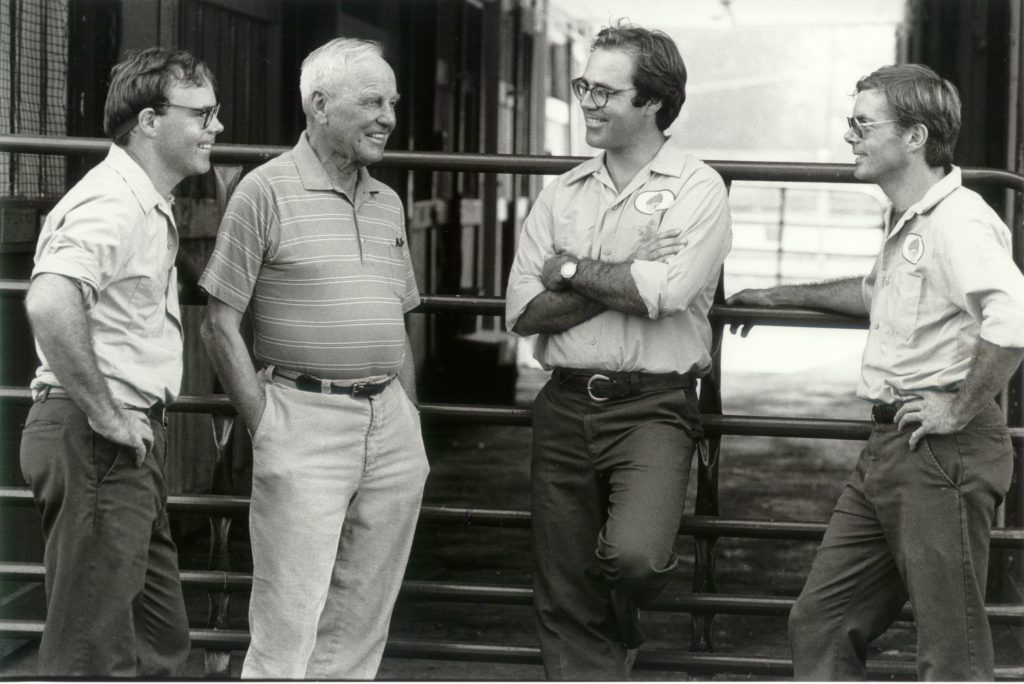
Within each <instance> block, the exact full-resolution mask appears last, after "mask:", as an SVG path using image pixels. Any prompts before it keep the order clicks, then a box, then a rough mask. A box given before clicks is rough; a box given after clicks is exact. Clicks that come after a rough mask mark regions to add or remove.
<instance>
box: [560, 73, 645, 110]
mask: <svg viewBox="0 0 1024 684" xmlns="http://www.w3.org/2000/svg"><path fill="white" fill-rule="evenodd" d="M569 85H571V86H572V94H573V95H575V96H576V99H577V100H579V101H580V102H583V98H585V97H586V96H587V93H590V98H591V99H592V100H593V101H594V106H595V107H597V108H598V109H601V108H602V107H604V106H605V105H606V104H608V98H610V97H611V96H612V95H615V94H616V93H625V92H629V91H630V90H636V88H620V89H618V90H609V89H608V88H602V87H601V86H592V85H590V84H589V83H587V82H586V81H584V80H583V77H580V78H574V79H572V80H571V81H569Z"/></svg>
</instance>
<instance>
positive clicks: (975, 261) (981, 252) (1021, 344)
mask: <svg viewBox="0 0 1024 684" xmlns="http://www.w3.org/2000/svg"><path fill="white" fill-rule="evenodd" d="M938 236H939V238H940V240H941V244H940V250H941V252H940V254H941V258H942V260H943V261H945V262H946V263H945V264H944V268H942V269H941V273H942V274H943V280H944V282H943V286H944V289H945V290H946V296H948V297H949V298H950V299H951V300H952V301H953V302H955V303H956V304H957V305H958V306H960V307H961V308H962V309H963V310H965V311H966V312H967V313H968V314H969V315H970V316H971V317H972V318H973V319H975V320H976V321H978V322H979V324H980V326H981V330H980V336H981V338H982V339H983V340H985V341H987V342H991V343H992V344H994V345H996V346H999V347H1008V348H1010V347H1012V348H1018V349H1019V348H1024V275H1022V274H1021V271H1020V269H1019V268H1018V267H1017V265H1016V264H1015V263H1014V262H1013V258H1012V257H1011V254H1012V252H1011V247H1010V234H1009V231H1008V230H1007V229H1006V228H1005V227H1004V226H1001V225H998V226H997V225H992V224H991V223H989V222H986V221H983V220H970V219H968V220H966V221H964V222H962V223H960V224H959V225H956V226H953V225H948V224H944V225H943V226H942V230H940V231H938Z"/></svg>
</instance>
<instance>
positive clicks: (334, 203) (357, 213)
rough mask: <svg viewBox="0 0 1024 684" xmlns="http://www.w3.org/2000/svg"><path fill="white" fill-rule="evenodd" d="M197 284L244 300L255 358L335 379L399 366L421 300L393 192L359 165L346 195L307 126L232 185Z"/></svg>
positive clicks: (237, 304) (226, 298)
mask: <svg viewBox="0 0 1024 684" xmlns="http://www.w3.org/2000/svg"><path fill="white" fill-rule="evenodd" d="M199 284H200V286H201V287H202V288H203V289H204V290H206V292H208V293H209V294H210V296H212V297H216V298H217V299H219V300H221V301H222V302H224V303H225V304H227V305H228V306H230V307H232V308H233V309H235V310H237V311H241V312H244V311H245V310H246V309H247V308H248V309H250V311H251V314H252V323H253V332H254V340H253V353H254V355H255V356H256V359H257V361H259V362H261V363H263V364H274V365H276V366H280V367H282V368H287V369H291V370H295V371H300V372H304V373H309V374H311V375H315V376H317V377H321V378H330V379H336V380H361V379H365V378H371V377H376V376H382V375H395V374H397V373H398V371H399V369H400V368H401V366H402V361H403V359H404V352H405V339H406V334H405V322H404V319H403V314H404V313H406V312H408V311H409V310H411V309H413V308H414V307H416V306H417V305H418V304H419V303H420V295H419V291H418V289H417V287H416V279H415V276H414V274H413V270H412V263H411V261H410V259H409V250H408V245H407V241H406V234H405V216H404V212H403V211H402V203H401V200H399V198H398V195H397V194H395V192H394V191H393V190H391V188H389V187H387V186H386V185H384V184H383V183H381V182H379V181H377V180H375V179H373V178H371V177H370V175H369V174H368V173H367V172H366V169H360V172H359V180H358V183H357V184H356V190H355V198H354V201H353V200H352V199H351V198H349V197H348V195H347V194H346V193H345V192H344V191H342V190H340V189H339V188H336V187H334V185H333V184H332V182H331V180H330V178H329V176H328V175H327V172H326V170H325V169H324V168H323V165H322V164H321V163H320V160H319V159H318V158H317V156H316V154H315V152H314V151H313V148H312V147H310V145H309V142H308V141H307V139H306V134H305V133H303V134H302V136H301V137H300V139H299V142H298V144H297V145H296V146H295V147H294V148H292V149H291V150H290V151H288V152H285V153H284V154H282V155H281V156H279V157H276V158H275V159H272V160H271V161H269V162H267V163H266V164H264V165H262V166H260V167H259V168H257V169H255V170H254V171H252V172H251V173H249V174H247V175H246V176H245V177H244V178H243V179H242V180H241V182H240V183H239V184H238V188H237V189H236V190H235V192H234V194H233V195H232V196H231V200H230V202H229V203H228V207H227V211H226V213H225V215H224V218H223V220H222V221H221V225H220V231H219V233H218V235H217V244H216V246H215V248H214V251H213V254H212V255H211V257H210V261H209V263H208V265H207V267H206V271H205V272H204V273H203V275H202V277H201V278H200V280H199Z"/></svg>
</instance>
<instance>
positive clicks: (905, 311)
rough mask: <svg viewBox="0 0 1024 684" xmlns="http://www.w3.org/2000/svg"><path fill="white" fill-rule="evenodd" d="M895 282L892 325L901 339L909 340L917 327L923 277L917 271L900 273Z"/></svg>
mask: <svg viewBox="0 0 1024 684" xmlns="http://www.w3.org/2000/svg"><path fill="white" fill-rule="evenodd" d="M895 284H896V289H895V292H893V293H892V294H893V297H894V299H895V302H894V307H893V309H894V310H893V319H894V320H893V321H892V326H893V329H894V330H895V332H896V335H897V336H898V337H899V338H900V339H901V340H909V339H910V337H911V336H912V335H913V334H914V330H916V329H917V317H918V313H919V312H920V309H921V291H922V289H923V286H924V279H923V278H922V277H921V275H920V274H918V273H901V274H900V275H898V276H897V277H896V283H895Z"/></svg>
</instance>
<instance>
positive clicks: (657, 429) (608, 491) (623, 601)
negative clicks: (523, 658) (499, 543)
mask: <svg viewBox="0 0 1024 684" xmlns="http://www.w3.org/2000/svg"><path fill="white" fill-rule="evenodd" d="M700 425H701V424H700V413H699V410H698V408H697V397H696V394H695V392H694V391H693V390H692V389H688V390H671V391H663V392H654V393H650V394H645V395H639V396H635V397H630V398H625V399H612V400H610V401H607V402H605V403H598V402H594V401H593V400H591V399H590V398H589V397H588V395H587V394H586V393H585V392H580V391H576V390H570V389H565V388H561V387H559V385H558V381H557V380H551V381H550V382H548V384H547V385H546V386H545V387H544V389H543V390H542V391H541V393H540V395H539V396H538V397H537V400H536V402H535V403H534V418H533V462H532V508H533V522H532V533H533V555H534V608H535V611H536V617H537V626H538V633H539V637H540V645H541V655H542V657H543V660H544V670H545V673H546V675H547V677H548V678H549V679H625V678H626V675H627V671H626V667H625V652H626V647H625V645H624V641H625V639H626V636H625V635H624V634H623V633H622V631H621V629H620V624H621V623H622V622H623V620H627V621H628V619H629V618H630V617H631V616H629V615H623V614H622V611H623V610H629V609H630V607H631V606H632V605H634V604H635V605H637V606H643V605H644V604H646V603H647V602H648V601H650V600H651V599H653V598H654V597H655V596H657V595H658V594H659V593H660V592H661V590H662V589H664V587H665V585H666V584H667V583H668V582H669V580H670V578H671V571H672V570H673V569H674V568H675V567H676V564H677V559H676V556H675V555H674V553H673V544H674V542H675V538H676V535H677V534H678V532H679V524H680V519H681V517H682V513H683V504H684V501H685V498H686V486H687V480H688V479H689V473H690V463H691V461H692V458H693V451H694V446H695V440H697V439H699V438H700V437H701V427H700Z"/></svg>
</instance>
